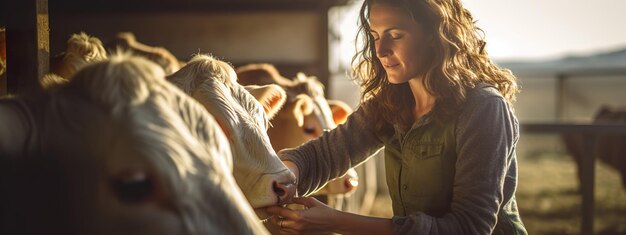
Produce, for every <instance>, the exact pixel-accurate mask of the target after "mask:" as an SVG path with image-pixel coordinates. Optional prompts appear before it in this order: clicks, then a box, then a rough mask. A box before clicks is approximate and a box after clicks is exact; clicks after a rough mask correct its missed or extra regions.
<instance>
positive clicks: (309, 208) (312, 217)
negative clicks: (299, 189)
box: [267, 197, 338, 234]
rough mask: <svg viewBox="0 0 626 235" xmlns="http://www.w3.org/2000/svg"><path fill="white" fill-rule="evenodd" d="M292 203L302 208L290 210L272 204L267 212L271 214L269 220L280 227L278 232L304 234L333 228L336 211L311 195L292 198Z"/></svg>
mask: <svg viewBox="0 0 626 235" xmlns="http://www.w3.org/2000/svg"><path fill="white" fill-rule="evenodd" d="M292 202H293V203H296V204H300V205H303V206H304V207H305V209H304V210H292V209H289V208H285V207H279V206H272V207H268V208H267V212H268V213H270V214H273V215H274V216H272V218H271V222H272V223H274V224H275V225H276V226H277V227H279V228H280V234H304V233H308V232H322V231H325V232H331V231H333V230H335V228H334V226H335V224H334V223H335V222H337V220H336V219H335V218H336V217H337V216H338V211H337V210H335V209H333V208H330V207H328V206H327V205H325V204H324V203H321V202H320V201H318V200H317V199H315V198H312V197H302V198H294V199H293V201H292Z"/></svg>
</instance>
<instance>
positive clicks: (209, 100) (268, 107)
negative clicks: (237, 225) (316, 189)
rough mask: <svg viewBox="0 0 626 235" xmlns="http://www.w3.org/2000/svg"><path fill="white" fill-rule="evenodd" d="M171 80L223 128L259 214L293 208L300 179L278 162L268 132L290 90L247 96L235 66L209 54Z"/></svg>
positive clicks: (253, 91)
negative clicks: (270, 209) (288, 205)
mask: <svg viewBox="0 0 626 235" xmlns="http://www.w3.org/2000/svg"><path fill="white" fill-rule="evenodd" d="M168 80H169V81H170V82H172V83H173V84H175V85H176V86H178V87H179V88H181V89H182V90H183V91H184V92H185V93H187V94H189V95H190V96H191V97H193V98H195V99H196V100H198V101H199V102H200V103H201V104H202V105H203V106H204V107H205V108H206V109H207V110H208V111H209V113H211V114H212V115H213V116H214V117H215V119H216V120H217V122H218V123H219V124H220V125H221V126H222V127H223V129H224V132H225V133H226V136H227V137H228V138H229V141H230V144H231V149H232V151H233V159H234V164H233V165H234V172H233V174H234V176H235V180H237V184H238V185H239V187H240V188H241V189H242V191H243V193H244V195H245V196H246V198H247V199H248V201H249V202H250V204H251V205H252V207H253V208H255V209H259V210H256V212H257V215H259V217H260V218H262V219H265V218H267V216H268V214H267V213H265V211H264V210H263V209H260V208H263V207H267V206H270V205H276V204H285V203H288V202H289V201H290V200H291V198H292V197H293V196H294V195H295V190H296V187H295V182H294V181H295V176H294V175H293V173H291V171H289V169H288V168H287V167H286V166H285V165H284V164H283V163H282V162H281V161H280V160H279V159H278V157H277V155H276V152H275V151H274V149H273V148H272V146H271V145H270V140H269V138H268V136H267V133H266V131H267V129H268V127H269V117H271V116H272V115H273V114H274V113H276V111H277V110H278V109H280V107H281V106H282V105H283V104H284V102H285V94H284V90H282V89H281V88H280V87H278V86H276V85H268V86H263V87H248V89H249V91H247V90H246V88H244V87H243V86H241V85H240V84H238V83H237V75H236V74H235V71H234V70H233V68H232V67H231V66H230V65H229V64H227V63H225V62H223V61H220V60H218V59H215V58H213V57H212V56H208V55H196V56H194V57H193V58H192V59H191V60H190V61H189V62H188V63H187V64H186V65H185V66H184V67H182V68H181V69H180V70H178V71H177V72H176V73H174V74H172V75H170V76H168ZM255 97H259V98H258V100H257V99H255ZM268 116H269V117H268Z"/></svg>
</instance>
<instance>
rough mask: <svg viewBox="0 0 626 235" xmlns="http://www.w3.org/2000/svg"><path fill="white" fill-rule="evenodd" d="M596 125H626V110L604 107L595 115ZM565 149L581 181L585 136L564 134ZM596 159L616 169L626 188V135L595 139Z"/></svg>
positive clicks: (604, 136)
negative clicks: (574, 164) (571, 158)
mask: <svg viewBox="0 0 626 235" xmlns="http://www.w3.org/2000/svg"><path fill="white" fill-rule="evenodd" d="M593 122H594V123H613V124H616V123H617V124H626V109H615V108H611V107H608V106H603V107H602V108H600V110H599V111H598V112H597V113H596V114H595V116H594V118H593ZM563 140H564V143H565V147H566V148H567V151H568V152H569V153H570V155H571V156H572V157H573V158H574V160H575V162H576V166H577V169H578V179H579V180H582V179H581V175H580V168H581V158H582V157H584V154H585V153H586V151H585V149H584V147H585V146H586V145H585V142H584V141H585V136H584V135H583V134H564V135H563ZM592 148H593V154H594V157H597V158H599V159H600V160H601V161H602V162H604V163H606V164H607V165H609V166H611V167H612V168H614V169H616V170H617V171H618V172H619V173H620V175H621V178H622V186H623V187H624V188H626V134H602V135H598V136H596V138H595V145H593V147H592Z"/></svg>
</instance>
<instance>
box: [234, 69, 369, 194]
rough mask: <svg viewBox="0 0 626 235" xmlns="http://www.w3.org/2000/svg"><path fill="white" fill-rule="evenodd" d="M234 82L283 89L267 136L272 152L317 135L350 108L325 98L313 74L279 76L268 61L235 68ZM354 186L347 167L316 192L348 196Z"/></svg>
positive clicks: (339, 120) (340, 119)
mask: <svg viewBox="0 0 626 235" xmlns="http://www.w3.org/2000/svg"><path fill="white" fill-rule="evenodd" d="M237 76H238V79H239V80H238V82H239V83H240V84H242V85H248V84H260V85H265V84H277V85H279V86H281V87H282V88H284V89H285V91H286V92H287V103H286V104H285V107H283V108H282V109H281V110H280V111H279V112H278V114H277V115H276V117H275V118H274V119H272V127H271V128H270V129H269V130H268V135H269V137H270V140H271V142H272V146H273V147H274V149H275V150H276V151H280V150H282V149H285V148H293V147H297V146H298V145H301V144H303V143H305V142H307V141H309V140H311V139H314V138H317V137H319V136H321V135H322V134H323V132H324V131H326V130H331V129H333V128H335V127H336V126H337V125H338V124H341V123H343V122H345V120H346V118H347V116H348V115H349V114H350V113H351V112H352V109H351V108H350V107H349V106H348V105H347V104H345V103H344V102H342V101H338V100H327V99H326V98H325V97H324V87H323V85H322V84H321V83H320V82H319V81H318V80H317V79H316V78H315V77H307V76H305V75H304V74H303V73H298V75H297V76H296V78H295V79H293V80H292V79H288V78H285V77H283V76H282V75H281V74H280V73H279V72H278V70H277V69H276V67H274V66H273V65H271V64H249V65H245V66H241V67H239V68H237ZM357 185H358V176H357V174H356V171H354V169H350V170H349V171H348V173H346V175H345V176H343V177H340V178H337V179H335V180H332V181H329V182H328V184H327V185H326V186H325V187H324V188H322V189H321V190H320V191H318V192H316V194H318V195H321V194H326V195H349V194H350V193H351V192H354V190H355V189H356V186H357Z"/></svg>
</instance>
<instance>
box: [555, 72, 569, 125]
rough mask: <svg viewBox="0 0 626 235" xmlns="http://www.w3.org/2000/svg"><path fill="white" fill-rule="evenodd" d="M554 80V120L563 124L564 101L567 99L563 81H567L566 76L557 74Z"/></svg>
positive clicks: (564, 113)
mask: <svg viewBox="0 0 626 235" xmlns="http://www.w3.org/2000/svg"><path fill="white" fill-rule="evenodd" d="M556 79H557V80H556V82H557V83H556V120H557V121H559V122H563V121H566V120H565V115H566V109H565V100H566V98H567V90H566V87H565V81H566V80H567V76H566V75H565V74H557V75H556Z"/></svg>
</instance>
